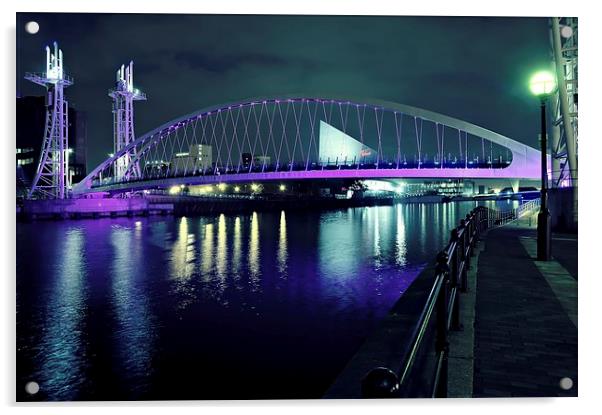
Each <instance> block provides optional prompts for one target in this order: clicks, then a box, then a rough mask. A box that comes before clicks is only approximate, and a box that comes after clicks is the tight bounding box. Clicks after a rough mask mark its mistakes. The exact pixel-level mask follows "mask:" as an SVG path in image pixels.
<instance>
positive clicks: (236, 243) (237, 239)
mask: <svg viewBox="0 0 602 415" xmlns="http://www.w3.org/2000/svg"><path fill="white" fill-rule="evenodd" d="M240 228H241V225H240V217H239V216H237V217H236V218H235V219H234V236H233V241H232V273H233V274H234V278H235V279H238V278H240V261H241V258H240V257H241V242H242V236H241V230H240Z"/></svg>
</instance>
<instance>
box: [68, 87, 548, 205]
mask: <svg viewBox="0 0 602 415" xmlns="http://www.w3.org/2000/svg"><path fill="white" fill-rule="evenodd" d="M540 157H541V153H540V152H539V151H538V150H536V149H534V148H531V147H529V146H527V145H524V144H521V143H519V142H518V141H515V140H512V139H510V138H508V137H505V136H503V135H500V134H498V133H495V132H493V131H490V130H487V129H485V128H482V127H479V126H477V125H474V124H471V123H468V122H465V121H462V120H458V119H455V118H452V117H448V116H445V115H442V114H438V113H435V112H431V111H427V110H423V109H419V108H415V107H410V106H407V105H402V104H397V103H393V102H385V101H375V100H361V101H358V100H345V99H330V98H328V99H326V98H299V97H284V98H265V99H254V100H249V101H245V102H238V103H231V104H225V105H218V106H214V107H210V108H205V109H203V110H200V111H197V112H194V113H192V114H189V115H185V116H183V117H180V118H178V119H176V120H173V121H170V122H168V123H166V124H163V125H162V126H160V127H158V128H156V129H154V130H152V131H150V132H148V133H146V134H144V135H142V136H141V137H138V138H137V139H136V140H135V141H132V142H131V143H129V144H128V145H127V146H125V147H124V148H122V149H121V150H120V151H119V152H117V153H116V154H114V155H112V156H111V157H109V158H108V159H106V160H105V161H103V162H102V163H101V164H100V165H99V166H97V167H96V168H95V169H94V170H93V171H92V172H91V173H90V174H89V175H88V176H87V177H86V178H85V179H84V180H82V181H81V182H80V183H77V184H76V185H74V186H73V194H74V195H75V196H77V195H84V194H86V193H95V192H112V193H120V192H130V191H137V190H144V189H156V188H169V187H171V186H178V185H197V184H198V185H201V184H212V183H222V182H224V183H234V182H255V181H258V182H261V181H273V180H278V181H286V180H300V179H331V178H348V179H368V178H370V179H374V178H381V179H395V178H471V179H482V178H485V179H487V178H490V179H511V180H517V179H537V178H539V177H540V170H539V169H540ZM124 165H125V168H124V167H123V166H124ZM116 166H119V168H117V167H116ZM118 172H119V173H118Z"/></svg>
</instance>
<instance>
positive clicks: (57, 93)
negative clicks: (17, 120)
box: [25, 42, 73, 199]
mask: <svg viewBox="0 0 602 415" xmlns="http://www.w3.org/2000/svg"><path fill="white" fill-rule="evenodd" d="M25 79H27V80H29V81H31V82H34V83H36V84H38V85H41V86H43V87H45V88H46V127H45V128H44V141H43V143H42V150H41V153H40V161H39V163H38V170H37V172H36V175H35V178H34V180H33V183H32V185H31V189H30V191H29V197H34V196H36V197H41V198H53V199H64V198H66V197H67V196H68V191H69V186H70V184H69V137H68V135H69V134H68V131H69V120H68V114H69V111H68V103H67V101H66V100H65V98H64V95H63V89H64V88H66V87H68V86H70V85H73V78H71V77H69V76H67V75H66V74H65V72H64V69H63V52H62V51H61V50H60V49H59V47H58V45H57V43H56V42H54V51H53V52H51V50H50V47H48V46H46V72H42V73H31V72H28V73H26V74H25Z"/></svg>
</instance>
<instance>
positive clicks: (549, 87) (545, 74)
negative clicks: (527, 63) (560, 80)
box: [529, 71, 556, 96]
mask: <svg viewBox="0 0 602 415" xmlns="http://www.w3.org/2000/svg"><path fill="white" fill-rule="evenodd" d="M529 89H530V90H531V93H532V94H533V95H537V96H545V95H549V94H551V93H552V92H554V90H555V89H556V77H555V76H554V74H553V73H551V72H549V71H540V72H537V73H535V74H534V75H533V76H532V77H531V80H530V81H529Z"/></svg>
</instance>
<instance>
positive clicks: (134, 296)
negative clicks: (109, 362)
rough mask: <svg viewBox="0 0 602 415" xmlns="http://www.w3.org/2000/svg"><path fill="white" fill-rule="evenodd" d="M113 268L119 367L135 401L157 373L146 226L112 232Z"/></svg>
mask: <svg viewBox="0 0 602 415" xmlns="http://www.w3.org/2000/svg"><path fill="white" fill-rule="evenodd" d="M111 243H112V245H113V252H114V253H113V258H114V260H113V264H112V267H111V275H113V282H112V303H113V308H114V312H115V318H116V326H114V327H113V329H114V338H115V342H116V343H117V347H116V348H115V349H116V354H117V356H118V358H119V360H120V362H119V365H120V366H121V367H123V368H125V369H126V370H125V378H124V379H122V381H123V383H124V388H125V389H127V390H129V391H130V393H131V396H132V398H135V397H137V396H139V395H141V394H143V393H144V392H145V391H146V389H147V388H148V382H149V375H150V374H151V373H152V371H153V365H152V363H153V354H152V350H153V344H154V341H155V339H154V337H155V333H154V330H153V325H152V323H151V318H152V317H151V313H150V304H149V298H148V292H147V290H146V287H145V283H144V281H143V280H142V279H143V278H144V277H145V276H146V275H147V271H146V267H145V265H144V264H145V260H144V251H143V245H144V242H143V240H142V222H140V221H138V222H136V223H135V227H134V231H133V232H132V230H131V229H128V228H124V227H120V226H114V227H113V229H112V231H111Z"/></svg>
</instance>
